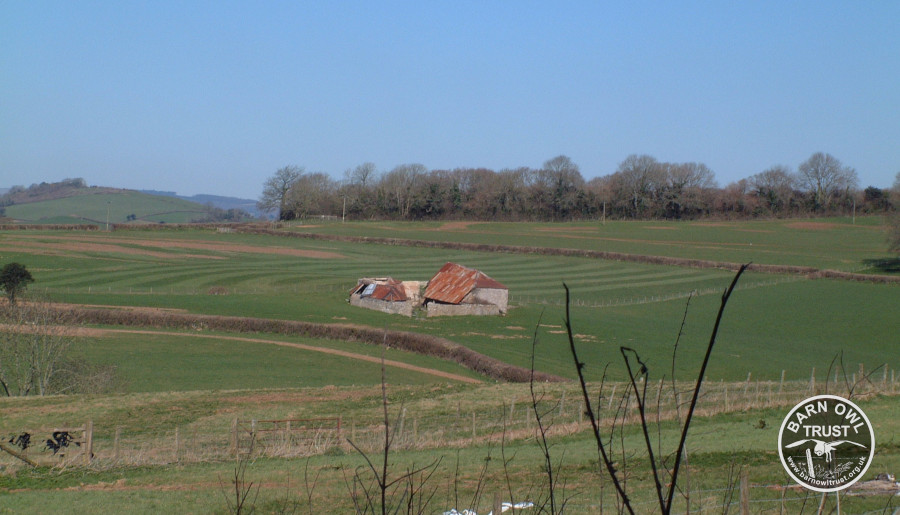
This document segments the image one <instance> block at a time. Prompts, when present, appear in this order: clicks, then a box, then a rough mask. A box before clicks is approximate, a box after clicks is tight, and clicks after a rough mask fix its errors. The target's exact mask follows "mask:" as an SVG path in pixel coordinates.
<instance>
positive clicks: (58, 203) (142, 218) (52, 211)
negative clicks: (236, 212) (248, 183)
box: [6, 189, 203, 226]
mask: <svg viewBox="0 0 900 515" xmlns="http://www.w3.org/2000/svg"><path fill="white" fill-rule="evenodd" d="M83 191H84V193H85V194H83V195H76V196H73V197H67V198H62V199H56V200H48V201H43V202H32V203H28V204H16V205H12V206H8V207H7V208H6V216H8V217H10V218H13V219H16V220H20V221H23V222H27V223H37V224H66V223H69V224H71V223H76V224H78V223H94V224H97V225H104V226H105V224H106V222H107V221H109V223H126V221H128V217H129V216H130V215H134V216H135V217H136V222H139V223H186V222H190V221H191V220H192V219H194V218H197V217H198V216H201V215H202V214H203V206H201V205H200V204H197V203H196V202H189V201H186V200H182V199H178V198H175V197H163V196H158V195H147V194H145V193H139V192H137V191H122V192H120V193H109V192H102V193H92V191H91V190H90V189H85V190H83Z"/></svg>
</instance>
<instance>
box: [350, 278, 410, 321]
mask: <svg viewBox="0 0 900 515" xmlns="http://www.w3.org/2000/svg"><path fill="white" fill-rule="evenodd" d="M421 291H422V285H421V282H419V281H398V280H396V279H393V278H391V277H381V278H362V279H360V280H359V281H358V282H357V284H356V287H355V288H353V290H352V291H351V292H350V305H352V306H358V307H361V308H368V309H374V310H377V311H383V312H385V313H392V314H398V315H406V316H412V314H413V310H414V309H415V308H416V307H418V306H419V305H420V304H421V303H422V294H421Z"/></svg>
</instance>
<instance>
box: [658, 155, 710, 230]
mask: <svg viewBox="0 0 900 515" xmlns="http://www.w3.org/2000/svg"><path fill="white" fill-rule="evenodd" d="M663 169H664V170H665V171H666V185H665V190H664V192H663V197H664V198H665V201H666V216H667V217H668V216H671V217H673V218H681V217H682V215H683V214H685V213H689V212H700V211H703V210H704V209H706V208H708V207H709V205H708V204H709V202H708V201H707V200H706V197H707V195H705V193H706V192H707V191H709V190H711V189H712V188H715V187H716V179H715V174H713V172H712V170H710V169H709V168H708V167H707V166H706V165H705V164H703V163H681V164H668V165H666V166H664V167H663Z"/></svg>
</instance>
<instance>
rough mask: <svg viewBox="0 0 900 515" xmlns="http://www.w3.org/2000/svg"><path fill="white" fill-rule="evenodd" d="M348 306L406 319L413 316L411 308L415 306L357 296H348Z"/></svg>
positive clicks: (410, 303)
mask: <svg viewBox="0 0 900 515" xmlns="http://www.w3.org/2000/svg"><path fill="white" fill-rule="evenodd" d="M350 305H351V306H357V307H360V308H366V309H374V310H375V311H381V312H383V313H390V314H392V315H403V316H408V317H411V316H412V315H413V308H414V307H415V304H414V303H412V302H388V301H384V300H379V299H373V298H371V297H360V296H359V295H351V296H350Z"/></svg>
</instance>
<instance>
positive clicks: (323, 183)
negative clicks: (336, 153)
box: [280, 172, 340, 220]
mask: <svg viewBox="0 0 900 515" xmlns="http://www.w3.org/2000/svg"><path fill="white" fill-rule="evenodd" d="M337 189H338V185H337V184H336V183H335V182H334V181H333V180H332V179H331V178H330V177H329V176H328V175H326V174H324V173H322V172H316V173H307V174H303V175H301V176H300V177H298V178H297V179H296V180H295V181H294V182H293V183H292V184H291V187H290V188H289V189H288V192H287V195H285V199H284V203H283V205H282V207H281V217H280V218H281V219H282V220H293V219H295V218H305V217H307V216H309V215H311V214H323V215H335V214H340V211H338V209H339V207H338V201H337V196H336V194H337Z"/></svg>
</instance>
